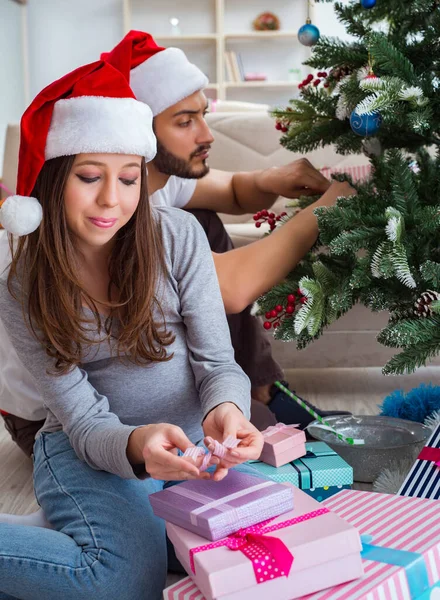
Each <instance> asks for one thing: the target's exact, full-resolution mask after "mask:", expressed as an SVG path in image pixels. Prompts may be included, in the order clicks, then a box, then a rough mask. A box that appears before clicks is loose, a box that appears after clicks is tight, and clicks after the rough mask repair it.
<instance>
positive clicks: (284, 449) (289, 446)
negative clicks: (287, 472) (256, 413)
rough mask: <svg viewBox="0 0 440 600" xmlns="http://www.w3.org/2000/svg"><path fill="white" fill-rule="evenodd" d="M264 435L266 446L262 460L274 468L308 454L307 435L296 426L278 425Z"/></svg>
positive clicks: (265, 431) (269, 428) (264, 432)
mask: <svg viewBox="0 0 440 600" xmlns="http://www.w3.org/2000/svg"><path fill="white" fill-rule="evenodd" d="M262 433H263V437H264V446H263V452H262V453H261V456H260V460H261V461H262V462H265V463H267V464H268V465H272V467H282V466H283V465H287V464H288V463H290V462H292V460H296V459H297V458H301V456H304V455H305V454H306V453H307V450H306V446H305V442H306V434H305V433H304V431H301V430H300V429H297V426H296V425H284V423H277V424H276V425H273V426H271V427H268V428H267V429H265V430H264V431H263V432H262Z"/></svg>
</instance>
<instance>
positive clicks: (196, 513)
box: [150, 469, 293, 540]
mask: <svg viewBox="0 0 440 600" xmlns="http://www.w3.org/2000/svg"><path fill="white" fill-rule="evenodd" d="M150 502H151V506H152V508H153V512H154V514H155V515H157V516H158V517H162V519H165V520H166V521H169V522H170V523H175V524H176V525H180V526H181V527H184V528H185V529H188V530H189V531H193V532H194V533H197V534H199V535H201V536H203V537H205V538H207V539H208V540H218V539H220V538H223V537H226V536H227V535H229V534H230V533H233V532H234V531H237V529H240V528H241V527H248V526H250V525H254V524H255V523H259V522H260V521H264V520H265V519H270V518H271V517H274V516H278V515H281V514H282V513H285V512H287V511H290V510H292V508H293V490H292V488H287V487H286V486H284V485H281V484H279V483H276V482H275V481H272V480H270V479H263V478H260V477H258V476H254V475H249V474H248V473H243V472H240V471H238V470H236V469H231V470H230V471H229V473H228V475H227V476H226V477H225V478H224V479H223V480H222V481H212V480H203V479H196V480H194V481H185V483H179V484H177V485H173V486H171V487H169V488H167V489H165V490H162V491H160V492H156V493H155V494H151V495H150Z"/></svg>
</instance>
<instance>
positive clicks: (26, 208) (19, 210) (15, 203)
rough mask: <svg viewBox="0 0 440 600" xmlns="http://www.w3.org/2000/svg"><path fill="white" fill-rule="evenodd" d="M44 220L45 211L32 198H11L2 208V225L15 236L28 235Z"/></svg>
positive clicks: (0, 217) (0, 219)
mask: <svg viewBox="0 0 440 600" xmlns="http://www.w3.org/2000/svg"><path fill="white" fill-rule="evenodd" d="M42 218H43V209H42V207H41V204H40V203H39V202H38V200H37V199H36V198H32V197H31V196H9V198H6V200H5V201H4V202H3V204H2V206H1V208H0V223H1V224H2V225H3V227H4V229H6V231H8V232H9V233H12V234H13V235H28V234H29V233H32V232H33V231H35V230H36V229H37V228H38V227H39V225H40V223H41V220H42Z"/></svg>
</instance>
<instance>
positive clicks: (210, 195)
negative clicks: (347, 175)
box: [184, 158, 330, 215]
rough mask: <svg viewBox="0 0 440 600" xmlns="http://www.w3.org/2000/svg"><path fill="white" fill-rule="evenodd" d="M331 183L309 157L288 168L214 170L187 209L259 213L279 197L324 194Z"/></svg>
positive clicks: (205, 178) (198, 184) (240, 213)
mask: <svg viewBox="0 0 440 600" xmlns="http://www.w3.org/2000/svg"><path fill="white" fill-rule="evenodd" d="M329 185H330V182H329V181H328V179H326V178H325V177H324V176H323V175H322V174H321V173H320V172H319V171H317V170H316V169H315V168H314V167H313V166H312V164H311V163H310V162H309V161H308V160H307V159H305V158H301V159H300V160H296V161H294V162H292V163H289V164H288V165H285V166H284V167H271V168H270V169H264V170H262V171H250V172H242V173H229V172H226V171H218V170H216V169H211V171H210V172H209V173H208V175H206V176H205V177H202V178H201V179H199V180H198V181H197V185H196V189H195V191H194V194H193V196H192V197H191V200H190V201H189V202H188V204H186V206H185V207H184V208H186V209H193V208H204V209H208V210H213V211H215V212H222V213H226V214H230V215H242V214H246V213H255V212H258V211H259V210H261V209H263V208H269V207H270V206H272V204H273V203H274V202H275V200H276V199H277V198H278V196H285V197H286V198H298V197H299V196H307V195H315V194H323V193H324V192H326V191H327V189H328V187H329Z"/></svg>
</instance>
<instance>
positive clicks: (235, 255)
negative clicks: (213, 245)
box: [213, 182, 356, 314]
mask: <svg viewBox="0 0 440 600" xmlns="http://www.w3.org/2000/svg"><path fill="white" fill-rule="evenodd" d="M355 193H356V192H355V190H354V189H353V188H352V187H351V186H350V185H349V184H348V183H337V182H335V183H333V184H332V185H331V186H330V188H329V190H328V191H327V192H326V193H325V194H324V195H323V196H322V197H321V198H320V199H319V200H318V201H317V202H315V203H314V204H312V205H310V206H308V207H307V208H305V209H304V210H302V211H301V212H300V213H299V214H297V215H296V216H295V217H293V218H292V219H290V221H288V222H287V223H286V224H285V225H283V226H282V227H279V228H278V229H277V230H276V231H274V232H273V233H271V234H270V235H269V236H267V237H265V238H263V239H261V240H258V241H257V242H253V243H252V244H248V245H247V246H243V247H241V248H237V249H235V250H231V251H229V252H225V253H223V254H215V253H213V256H214V263H215V268H216V271H217V277H218V280H219V283H220V290H221V293H222V298H223V304H224V306H225V310H226V312H227V313H228V314H233V313H239V312H241V311H242V310H244V309H245V308H246V306H248V305H249V304H251V303H252V302H254V301H255V300H257V298H258V297H259V296H261V295H262V294H264V293H265V292H267V291H268V290H270V288H272V287H273V286H274V285H276V284H278V283H279V282H280V281H282V279H284V277H286V276H287V275H288V273H290V271H291V270H292V269H293V268H294V267H295V266H296V265H297V264H298V263H299V261H300V260H301V259H302V258H303V257H304V255H305V254H306V253H307V252H308V251H309V250H310V248H311V247H312V246H313V244H314V243H315V241H316V239H317V237H318V224H317V220H316V217H315V215H314V214H313V210H314V209H315V208H317V207H318V206H332V205H333V204H334V203H335V201H336V199H337V198H338V197H340V196H350V195H353V194H355Z"/></svg>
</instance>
